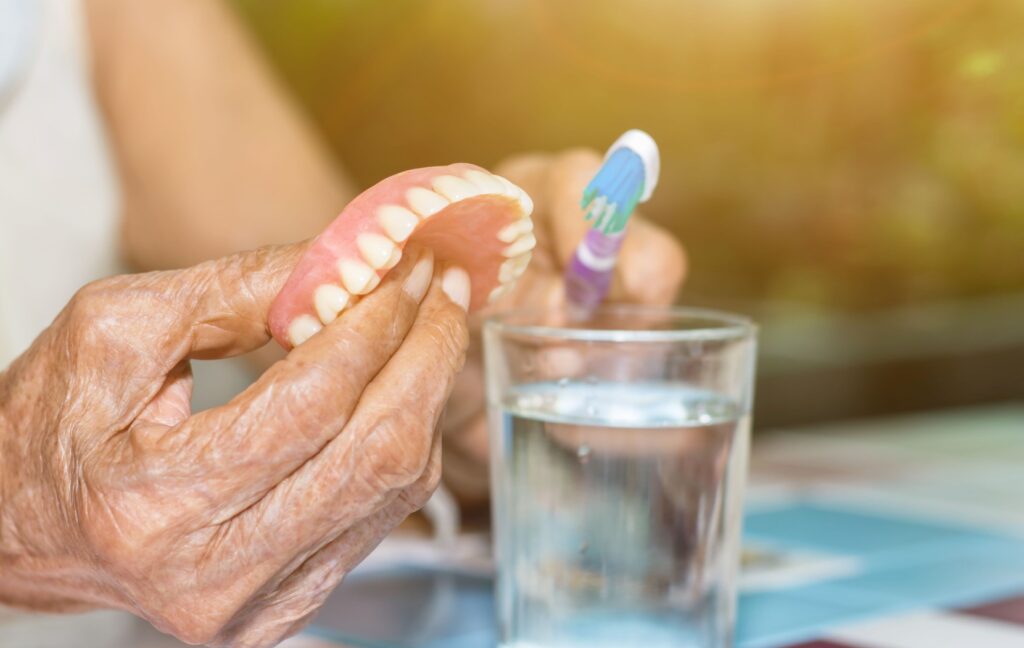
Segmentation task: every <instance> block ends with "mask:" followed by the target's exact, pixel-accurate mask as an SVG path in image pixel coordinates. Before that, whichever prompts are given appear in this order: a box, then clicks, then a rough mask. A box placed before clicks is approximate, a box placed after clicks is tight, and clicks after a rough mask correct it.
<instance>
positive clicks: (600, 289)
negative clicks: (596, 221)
mask: <svg viewBox="0 0 1024 648" xmlns="http://www.w3.org/2000/svg"><path fill="white" fill-rule="evenodd" d="M623 238H625V232H620V233H618V234H615V235H612V236H609V235H607V234H603V233H601V232H600V231H599V230H596V229H591V230H588V231H587V235H586V236H585V237H583V240H582V241H581V242H580V244H579V245H578V246H577V247H576V251H575V252H574V253H573V255H572V260H571V261H570V262H569V267H568V268H566V270H565V295H566V298H567V299H568V300H569V303H570V304H571V305H573V306H575V307H577V308H580V309H583V310H585V311H588V312H589V311H592V310H593V309H595V308H597V306H598V305H599V304H600V303H601V301H602V300H603V299H604V298H605V296H606V295H607V294H608V289H609V288H610V287H611V284H612V275H613V274H614V272H615V257H616V255H617V254H618V252H619V247H621V246H622V239H623Z"/></svg>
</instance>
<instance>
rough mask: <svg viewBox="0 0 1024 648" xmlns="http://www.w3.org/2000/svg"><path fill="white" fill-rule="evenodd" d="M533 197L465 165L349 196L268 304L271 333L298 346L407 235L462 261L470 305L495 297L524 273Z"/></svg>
mask: <svg viewBox="0 0 1024 648" xmlns="http://www.w3.org/2000/svg"><path fill="white" fill-rule="evenodd" d="M532 211H533V201H531V200H530V197H529V196H528V195H527V194H526V192H524V191H523V190H522V189H520V188H519V187H517V186H516V185H514V184H512V183H511V182H509V181H508V180H506V179H505V178H502V177H500V176H496V175H494V174H492V173H489V172H488V171H485V170H484V169H481V168H480V167H477V166H474V165H472V164H463V163H459V164H452V165H449V166H443V167H425V168H422V169H413V170H411V171H405V172H403V173H399V174H397V175H394V176H391V177H390V178H387V179H385V180H382V181H381V182H379V183H377V184H376V185H374V186H373V187H370V188H369V189H367V190H366V191H364V192H363V193H362V194H360V195H359V196H357V197H356V198H355V199H354V200H353V201H352V202H350V203H349V204H348V205H347V206H346V207H345V208H344V209H343V210H342V211H341V213H340V214H339V215H338V216H337V218H335V219H334V221H333V222H332V223H331V224H330V225H328V226H327V229H325V230H324V231H323V232H322V233H321V234H320V235H319V236H318V237H317V238H316V240H315V241H314V242H313V245H312V246H311V247H310V249H309V250H308V251H307V252H306V254H305V255H304V256H303V257H302V258H301V259H300V260H299V263H298V265H296V267H295V269H294V270H293V271H292V274H291V276H290V277H289V278H288V281H287V282H286V283H285V285H284V288H282V289H281V292H280V293H279V294H278V296H277V298H276V299H275V300H274V303H273V304H272V305H271V308H270V318H269V322H270V332H271V333H272V334H273V336H274V339H276V340H277V341H278V343H280V344H281V346H283V347H285V348H286V349H290V348H292V347H294V346H298V345H300V344H302V343H303V342H305V341H306V340H308V339H309V338H310V337H312V336H313V335H315V334H316V333H317V332H318V331H319V330H320V329H321V328H323V327H324V326H325V325H327V324H330V323H331V322H333V321H334V320H335V319H337V318H338V317H339V316H340V315H341V314H342V313H343V312H345V311H346V310H347V309H349V308H351V307H352V306H353V305H354V304H355V303H356V302H358V300H359V299H360V298H361V297H362V296H364V295H367V294H368V293H370V292H372V291H373V289H374V288H376V287H377V286H378V285H379V284H380V282H381V279H383V278H384V276H385V275H386V274H387V273H388V271H389V270H390V269H391V268H393V267H395V265H397V264H398V262H399V260H400V259H401V258H402V250H403V249H404V248H405V246H406V245H407V244H408V243H409V242H410V241H415V242H416V243H417V244H419V245H423V246H425V247H429V248H431V249H432V250H433V251H434V257H435V259H436V260H438V261H447V262H449V263H453V264H456V265H459V266H462V267H463V268H465V269H466V271H467V272H468V273H469V276H470V280H471V284H472V296H471V299H470V305H469V308H470V311H474V310H477V309H479V308H482V307H483V306H485V305H487V304H488V303H490V302H492V301H494V300H496V299H498V298H500V297H501V296H502V295H504V294H505V293H506V292H508V290H509V289H510V288H511V287H512V285H513V284H514V283H515V281H516V280H517V279H518V278H519V277H520V276H522V274H523V273H524V272H525V271H526V266H527V265H528V264H529V262H530V255H531V251H532V250H533V247H534V245H536V242H537V241H536V239H535V238H534V236H533V221H531V220H530V214H531V213H532Z"/></svg>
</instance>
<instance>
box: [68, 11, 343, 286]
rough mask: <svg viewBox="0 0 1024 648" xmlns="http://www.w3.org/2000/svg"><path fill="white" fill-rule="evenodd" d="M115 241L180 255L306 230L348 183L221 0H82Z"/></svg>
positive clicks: (133, 250) (137, 259)
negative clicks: (108, 145) (107, 139)
mask: <svg viewBox="0 0 1024 648" xmlns="http://www.w3.org/2000/svg"><path fill="white" fill-rule="evenodd" d="M87 7H88V16H89V28H90V35H91V42H92V44H93V60H94V62H95V79H96V84H97V90H98V94H99V97H100V100H101V103H102V107H103V111H104V114H105V116H106V119H107V122H108V130H109V132H110V135H111V139H112V141H113V144H114V150H115V154H116V156H117V161H118V165H119V167H120V169H121V176H122V185H123V200H124V204H123V209H124V212H123V217H124V221H123V222H124V228H123V231H124V244H125V246H124V247H125V252H126V255H127V256H128V257H129V259H130V260H131V261H133V262H134V263H135V264H136V265H137V266H138V267H140V268H142V269H153V268H166V267H178V266H184V265H190V264H193V263H196V262H199V261H202V260H206V259H209V258H214V257H219V256H223V255H226V254H229V253H233V252H236V251H239V250H242V249H251V248H255V247H259V246H261V245H266V244H270V243H283V242H290V241H296V240H299V239H303V238H307V237H310V236H313V235H315V234H317V233H318V232H319V231H320V230H321V229H322V228H323V226H324V225H326V224H327V223H328V222H329V221H330V219H331V218H333V217H334V216H335V215H336V214H337V212H338V210H339V209H340V207H341V206H342V205H343V204H344V203H345V202H347V201H348V200H349V199H351V198H352V196H353V195H354V191H353V189H352V187H351V186H350V185H349V183H348V182H347V181H346V180H345V178H344V176H343V175H342V174H341V172H340V171H339V170H338V169H337V167H336V166H335V165H334V163H333V162H332V160H331V156H330V155H329V153H328V151H327V150H326V148H325V147H324V146H323V144H322V143H321V142H320V140H319V138H318V137H317V135H316V133H315V131H314V129H313V127H312V125H311V124H310V123H309V121H308V120H307V119H306V118H305V116H304V115H303V114H302V112H301V111H300V110H299V109H298V107H297V106H296V105H295V104H294V102H292V101H291V100H290V98H289V97H288V95H287V93H286V92H284V91H283V89H282V88H281V87H280V85H279V84H278V83H277V82H276V80H275V79H274V78H273V76H272V74H271V73H270V71H269V70H268V68H267V66H266V65H264V64H263V62H262V61H261V58H260V56H259V54H258V52H257V50H256V48H255V47H254V46H253V44H252V43H251V42H250V41H249V39H248V38H247V35H246V34H245V33H244V31H243V30H242V28H241V27H240V25H238V24H237V21H236V20H235V18H234V16H233V15H232V14H231V12H230V10H228V9H227V7H225V6H224V5H223V4H222V3H221V2H215V1H212V0H152V1H149V2H137V1H136V0H87Z"/></svg>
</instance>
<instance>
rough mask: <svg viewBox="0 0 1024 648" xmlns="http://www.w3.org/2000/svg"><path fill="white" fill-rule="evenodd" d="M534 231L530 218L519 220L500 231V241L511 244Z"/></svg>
mask: <svg viewBox="0 0 1024 648" xmlns="http://www.w3.org/2000/svg"><path fill="white" fill-rule="evenodd" d="M532 231H533V221H532V220H530V219H529V218H518V219H516V220H514V221H512V222H511V223H510V224H508V225H506V226H505V227H503V228H501V229H500V230H498V240H499V241H501V242H502V243H511V242H512V241H514V240H516V239H517V238H519V237H520V236H521V235H523V234H528V233H530V232H532Z"/></svg>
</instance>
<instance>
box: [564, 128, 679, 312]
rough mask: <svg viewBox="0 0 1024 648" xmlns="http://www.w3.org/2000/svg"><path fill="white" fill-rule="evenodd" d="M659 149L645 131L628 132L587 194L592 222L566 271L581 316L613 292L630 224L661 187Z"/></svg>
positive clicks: (586, 207)
mask: <svg viewBox="0 0 1024 648" xmlns="http://www.w3.org/2000/svg"><path fill="white" fill-rule="evenodd" d="M660 165H661V162H660V159H659V156H658V145H657V144H655V143H654V139H653V138H652V137H651V136H650V135H648V134H647V133H645V132H644V131H642V130H636V129H633V130H630V131H626V132H625V133H623V135H622V136H621V137H619V139H617V140H615V143H614V144H612V145H611V148H609V149H608V152H607V153H606V154H605V158H604V164H602V165H601V168H600V169H598V171H597V175H595V176H594V178H593V180H591V181H590V184H588V185H587V188H586V189H584V190H583V198H582V200H581V201H580V206H581V207H582V208H583V209H584V210H585V211H586V214H585V218H586V220H588V221H591V222H592V225H591V228H590V229H589V230H587V233H586V235H585V236H584V237H583V240H582V241H580V243H579V245H578V246H576V251H575V252H574V253H573V255H572V260H571V261H570V262H569V266H568V268H566V271H565V293H566V297H567V299H568V300H569V304H570V305H571V306H572V307H573V308H574V309H575V310H576V311H578V312H582V313H583V314H589V313H590V312H591V311H593V310H594V309H595V308H596V307H597V306H598V304H600V303H601V301H602V300H603V299H604V298H605V296H606V295H607V294H608V289H609V287H610V286H611V282H612V275H613V274H614V272H615V261H616V259H617V258H618V253H619V248H620V247H621V246H622V240H623V239H624V238H625V235H626V224H627V223H628V222H629V217H630V216H632V215H633V210H634V209H636V206H637V204H638V203H642V202H647V200H648V199H649V198H650V197H651V194H652V193H654V187H655V186H656V185H657V184H658V171H659V168H660Z"/></svg>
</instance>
